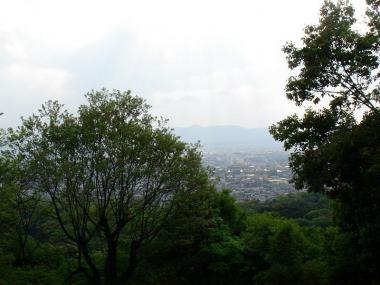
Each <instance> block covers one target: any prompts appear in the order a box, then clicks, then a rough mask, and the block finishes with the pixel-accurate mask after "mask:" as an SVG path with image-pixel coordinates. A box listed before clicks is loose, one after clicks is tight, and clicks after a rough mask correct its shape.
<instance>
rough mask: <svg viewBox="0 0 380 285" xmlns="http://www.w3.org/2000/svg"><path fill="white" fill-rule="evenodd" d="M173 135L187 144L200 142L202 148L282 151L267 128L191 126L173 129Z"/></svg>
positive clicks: (279, 144) (280, 145)
mask: <svg viewBox="0 0 380 285" xmlns="http://www.w3.org/2000/svg"><path fill="white" fill-rule="evenodd" d="M174 133H175V134H176V135H177V136H179V137H180V138H181V140H183V141H185V142H188V143H196V142H198V141H199V142H200V144H201V145H202V147H203V148H206V149H213V148H218V149H220V148H228V149H238V148H244V149H247V148H248V149H251V150H282V149H283V148H282V144H281V143H279V142H276V141H275V140H274V139H273V137H272V136H271V135H270V134H269V131H268V129H267V128H243V127H239V126H209V127H202V126H191V127H177V128H174Z"/></svg>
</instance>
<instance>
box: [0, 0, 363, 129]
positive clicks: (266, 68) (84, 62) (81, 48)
mask: <svg viewBox="0 0 380 285" xmlns="http://www.w3.org/2000/svg"><path fill="white" fill-rule="evenodd" d="M359 1H360V0H356V2H358V3H359ZM321 3H322V0H308V1H304V0H291V1H248V0H237V1H224V0H220V1H214V0H207V1H199V0H194V1H177V0H176V1H174V0H162V1H148V0H142V1H121V0H120V1H118V0H112V1H107V2H106V1H97V0H93V1H90V0H83V1H74V0H67V1H50V0H49V1H47V0H36V1H25V0H14V1H9V2H7V3H6V4H4V3H2V4H1V6H6V7H0V102H1V106H0V112H5V115H4V116H2V117H1V120H0V127H6V126H9V125H15V124H17V122H18V118H19V117H20V116H21V115H27V114H30V113H32V112H33V111H35V110H37V108H38V107H39V106H40V105H41V104H42V103H43V102H44V101H46V100H48V99H59V100H60V101H61V102H62V103H64V104H65V105H66V106H67V107H68V108H69V109H70V110H75V108H76V107H77V106H78V105H79V104H81V103H83V102H84V98H83V94H84V93H86V92H87V91H89V90H91V89H99V88H102V87H107V88H109V89H112V88H116V89H121V90H127V89H131V90H132V91H133V93H135V94H137V95H140V96H143V97H144V98H146V99H147V100H148V102H149V103H150V104H151V105H152V106H153V112H154V113H155V114H157V115H163V116H164V117H168V118H169V119H170V121H171V122H170V124H171V125H172V126H188V125H193V124H198V125H213V124H218V125H221V124H226V125H231V124H234V125H241V126H246V127H265V126H268V125H269V124H271V123H273V122H275V121H277V120H279V119H281V118H283V117H284V116H285V115H287V114H289V113H290V112H293V111H295V110H296V109H295V107H294V106H293V104H291V103H290V102H287V101H286V98H285V96H284V91H283V89H284V85H285V82H286V79H287V77H288V76H289V74H290V73H289V71H288V69H287V66H286V61H285V57H284V55H283V54H282V52H281V47H282V45H283V44H284V43H285V42H286V41H287V40H298V39H299V38H300V37H301V35H302V29H303V27H304V26H305V24H306V23H310V22H313V21H315V20H316V19H317V16H318V9H319V7H320V5H321ZM360 5H361V7H362V6H363V5H362V4H360Z"/></svg>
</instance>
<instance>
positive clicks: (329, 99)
mask: <svg viewBox="0 0 380 285" xmlns="http://www.w3.org/2000/svg"><path fill="white" fill-rule="evenodd" d="M367 3H368V10H367V17H368V19H367V23H368V29H367V30H366V31H364V32H359V31H356V30H355V29H354V24H355V21H356V20H355V18H354V10H353V8H352V6H351V5H350V4H349V3H348V2H346V1H337V2H336V3H335V2H333V1H325V3H324V5H323V7H322V9H321V16H320V21H319V24H318V25H314V26H308V27H306V29H305V35H304V37H303V38H302V47H300V48H298V47H296V46H295V44H293V43H288V44H287V45H286V46H285V47H284V51H285V53H286V54H287V60H288V64H289V67H290V68H291V69H294V70H296V71H297V73H298V74H297V75H296V76H292V77H290V78H289V81H288V83H287V87H286V91H287V97H288V98H289V99H290V100H292V101H294V102H295V103H296V104H297V105H302V104H303V103H305V102H308V101H311V102H313V103H314V104H315V105H318V104H319V103H321V102H322V103H323V106H324V107H322V108H320V109H319V110H318V109H311V108H309V109H306V112H305V114H304V116H303V117H302V118H300V117H299V116H297V115H292V116H289V117H288V118H286V119H284V120H283V121H281V122H279V123H278V124H277V125H274V126H272V127H271V128H270V131H271V133H272V134H273V136H274V137H275V138H276V139H277V140H280V141H282V142H283V143H284V146H285V148H286V149H288V150H292V151H293V153H292V155H291V158H290V166H291V168H292V170H293V173H294V175H293V182H294V184H295V186H296V187H297V188H299V189H308V190H309V191H311V192H319V193H324V194H327V195H328V196H329V197H331V198H333V199H334V200H335V201H336V202H335V216H336V218H337V220H338V222H339V226H340V228H341V230H342V231H343V232H344V233H345V239H346V245H347V244H349V248H350V250H351V253H352V257H351V260H352V264H353V265H351V266H350V267H351V268H355V270H351V271H350V272H348V274H346V275H344V274H341V275H340V280H339V282H342V283H345V282H346V283H349V284H351V283H352V282H353V284H355V283H361V284H369V283H371V282H378V281H379V280H380V276H379V275H378V272H380V263H379V262H378V260H379V256H380V252H379V251H378V249H379V248H380V247H379V244H378V238H377V236H378V234H379V229H380V220H379V219H378V217H379V216H380V208H379V206H378V204H379V201H380V196H379V188H380V179H379V178H380V174H379V173H380V172H379V171H378V170H379V164H380V156H379V152H380V148H379V145H380V141H379V136H378V134H379V126H380V124H379V123H380V109H379V103H380V85H379V78H380V77H379V73H378V72H379V55H380V54H379V40H380V37H379V23H380V22H379V3H378V1H367ZM358 110H361V111H364V115H363V116H362V118H361V119H359V116H358V113H357V111H358ZM341 254H342V255H344V252H341ZM341 260H342V259H341ZM341 268H343V266H342V267H341Z"/></svg>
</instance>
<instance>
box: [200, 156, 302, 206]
mask: <svg viewBox="0 0 380 285" xmlns="http://www.w3.org/2000/svg"><path fill="white" fill-rule="evenodd" d="M203 163H204V165H205V166H208V167H210V168H211V170H212V173H213V175H212V179H213V180H214V181H215V185H216V187H217V189H219V190H221V189H224V188H227V189H230V190H231V191H232V193H231V194H232V196H233V197H235V199H236V200H237V201H246V200H252V199H257V200H260V201H264V200H268V199H271V198H273V197H275V196H278V195H286V194H289V193H292V192H295V191H296V190H295V189H294V187H293V186H292V185H291V184H289V180H290V178H291V171H290V169H289V166H288V154H287V153H286V152H284V151H277V152H270V151H267V152H254V151H235V152H226V151H225V152H224V151H220V150H219V151H208V152H205V153H204V159H203Z"/></svg>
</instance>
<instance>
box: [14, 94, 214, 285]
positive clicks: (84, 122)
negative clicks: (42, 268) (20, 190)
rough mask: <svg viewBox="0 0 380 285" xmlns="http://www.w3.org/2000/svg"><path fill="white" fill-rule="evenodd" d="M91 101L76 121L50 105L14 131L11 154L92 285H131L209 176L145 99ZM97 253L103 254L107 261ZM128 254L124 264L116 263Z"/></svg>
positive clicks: (59, 107) (106, 97)
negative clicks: (150, 246)
mask: <svg viewBox="0 0 380 285" xmlns="http://www.w3.org/2000/svg"><path fill="white" fill-rule="evenodd" d="M86 98H87V100H88V104H87V105H82V106H80V107H79V110H78V114H77V115H72V114H69V113H68V112H67V111H64V110H63V109H62V107H63V106H62V105H60V104H59V103H58V102H48V103H47V104H45V105H43V106H42V109H41V110H39V113H38V114H37V115H33V116H31V117H30V118H28V119H25V120H23V124H22V125H21V126H20V127H19V128H18V129H16V130H10V131H9V136H8V138H9V149H10V150H9V155H10V156H12V157H13V158H14V159H18V160H19V161H20V164H19V168H20V169H19V171H20V172H21V173H22V174H23V177H24V180H25V181H27V183H28V184H27V189H29V190H30V191H34V190H36V191H37V190H38V191H40V193H42V195H43V196H44V197H47V200H48V202H49V203H51V206H52V207H53V209H54V212H55V216H56V219H57V221H58V223H59V225H60V227H61V229H62V231H63V233H64V234H65V236H66V237H67V238H68V239H69V240H70V241H71V242H72V243H74V244H75V246H76V247H77V250H78V269H82V268H83V266H82V259H83V260H84V262H85V264H86V265H87V267H88V268H89V270H90V277H91V279H92V282H93V283H95V284H119V283H123V284H124V283H126V282H128V281H130V279H131V277H132V275H133V272H134V271H135V269H136V267H137V264H138V251H139V249H140V248H141V246H143V245H144V244H146V243H148V242H150V241H152V239H154V238H155V237H156V236H157V234H158V233H159V232H160V230H161V228H162V226H163V224H164V222H165V221H166V220H167V219H168V218H169V217H170V215H171V214H172V213H173V212H174V211H175V210H176V205H177V204H178V201H179V200H180V199H185V197H186V195H189V194H191V193H192V192H194V191H195V190H196V189H198V188H199V187H201V186H204V185H207V183H208V179H207V173H206V172H205V171H204V170H203V168H202V167H201V163H200V161H201V157H200V154H199V152H198V150H197V147H196V146H194V147H193V146H189V145H187V144H185V143H183V142H181V141H179V139H178V138H177V137H176V136H174V135H173V134H172V133H171V130H170V129H169V128H168V127H166V121H164V120H160V119H157V118H156V117H153V116H151V115H150V114H149V113H148V110H149V106H148V105H147V104H146V103H145V101H144V100H143V99H141V98H139V97H136V96H132V95H131V93H130V92H129V91H128V92H120V91H116V90H114V91H108V90H106V89H103V90H101V91H92V92H90V93H88V94H87V95H86ZM121 237H123V240H126V241H127V242H125V243H124V244H123V246H122V245H121V243H120V239H121ZM103 241H104V243H103ZM103 244H105V248H104V249H103V248H102V245H103ZM99 247H100V248H99ZM94 248H97V249H98V250H101V251H104V252H105V258H104V260H103V261H97V260H96V259H95V256H94V254H93V251H94ZM122 254H124V256H127V258H128V262H127V264H124V263H123V264H118V263H117V261H118V259H120V255H122ZM102 263H103V264H104V267H103V268H101V264H102Z"/></svg>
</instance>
